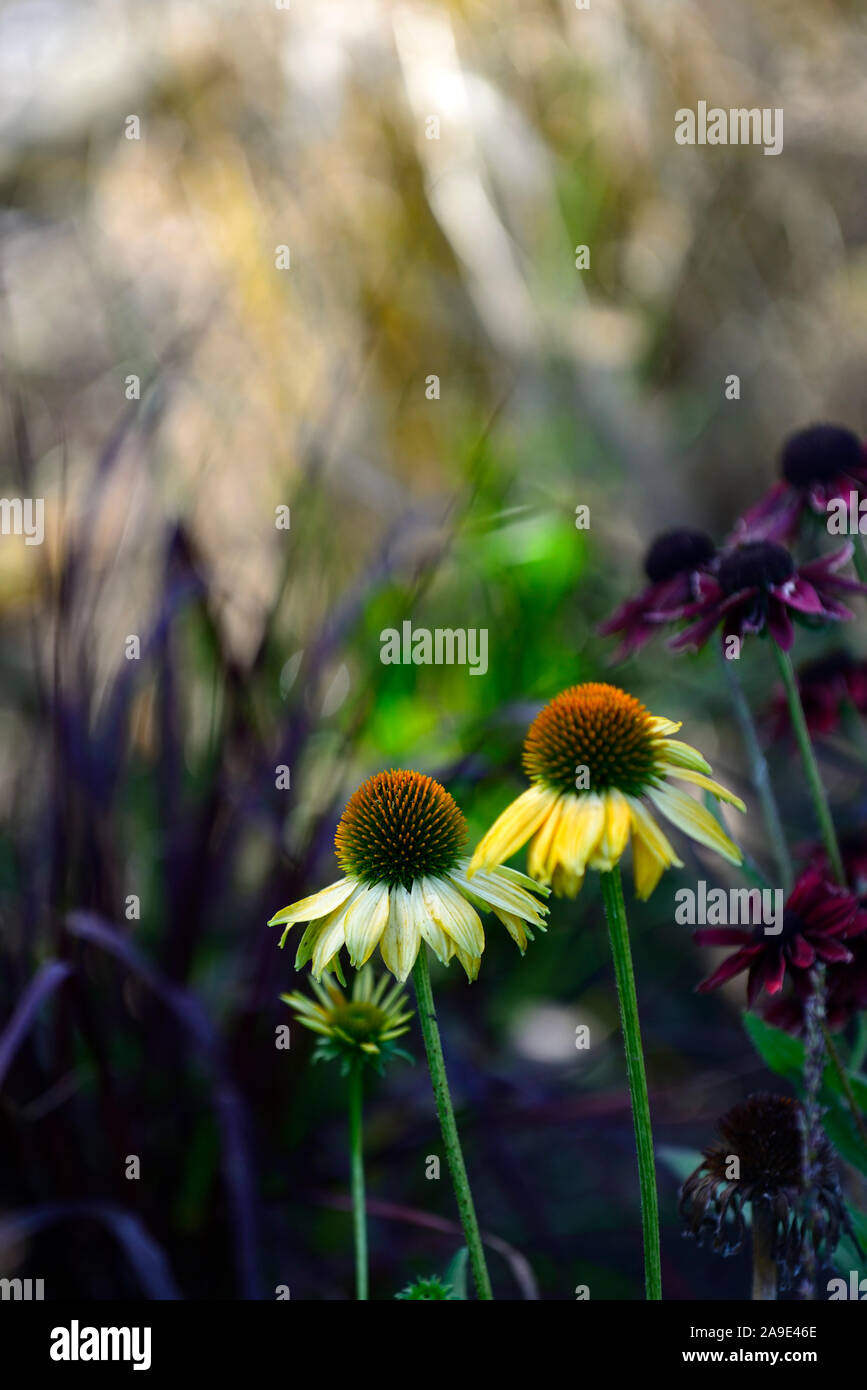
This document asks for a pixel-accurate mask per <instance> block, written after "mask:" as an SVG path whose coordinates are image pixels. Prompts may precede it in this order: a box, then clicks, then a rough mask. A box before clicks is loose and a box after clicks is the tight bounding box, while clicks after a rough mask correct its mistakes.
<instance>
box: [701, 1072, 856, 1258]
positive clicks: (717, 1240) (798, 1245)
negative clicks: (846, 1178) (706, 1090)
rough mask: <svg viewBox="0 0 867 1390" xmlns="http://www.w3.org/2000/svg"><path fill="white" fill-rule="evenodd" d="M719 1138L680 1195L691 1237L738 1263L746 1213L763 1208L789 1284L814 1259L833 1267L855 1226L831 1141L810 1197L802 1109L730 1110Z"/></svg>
mask: <svg viewBox="0 0 867 1390" xmlns="http://www.w3.org/2000/svg"><path fill="white" fill-rule="evenodd" d="M719 1132H720V1137H719V1138H718V1139H717V1140H715V1141H714V1142H713V1143H712V1144H710V1145H709V1146H708V1147H707V1148H706V1149H705V1150H704V1156H703V1159H702V1162H701V1163H700V1164H699V1166H698V1167H697V1168H696V1169H695V1171H694V1172H693V1173H691V1174H690V1176H689V1177H688V1178H687V1180H686V1182H685V1183H684V1184H683V1187H682V1189H681V1197H680V1211H681V1215H682V1217H683V1219H684V1222H685V1224H686V1233H687V1235H690V1236H693V1237H695V1238H696V1239H697V1240H698V1241H699V1243H703V1242H708V1243H709V1244H710V1245H711V1247H712V1248H713V1249H714V1250H715V1251H716V1252H717V1253H718V1254H721V1255H734V1254H736V1253H737V1251H738V1250H740V1248H741V1246H742V1245H743V1242H744V1237H745V1234H746V1222H745V1217H744V1210H745V1208H746V1206H747V1205H748V1204H750V1203H755V1202H760V1203H762V1204H763V1206H764V1207H765V1208H766V1209H767V1210H768V1211H769V1212H770V1214H771V1217H772V1219H773V1223H774V1252H773V1253H774V1258H775V1259H776V1260H777V1263H778V1265H779V1268H780V1274H781V1276H782V1279H783V1283H784V1284H791V1283H793V1282H794V1280H795V1279H796V1278H797V1276H798V1274H799V1272H800V1270H801V1268H802V1266H803V1264H804V1261H805V1259H806V1257H807V1255H808V1254H809V1253H813V1254H815V1256H816V1258H817V1259H819V1260H827V1259H830V1257H831V1255H832V1254H833V1252H834V1249H835V1247H836V1244H837V1241H838V1239H839V1236H840V1233H841V1231H842V1230H847V1231H848V1230H849V1229H850V1227H849V1220H848V1215H847V1213H846V1207H845V1203H844V1202H843V1199H842V1196H841V1193H840V1186H839V1180H838V1177H837V1169H836V1163H835V1160H834V1153H833V1149H832V1148H831V1145H830V1144H829V1143H828V1141H827V1139H825V1138H824V1137H823V1138H822V1140H821V1142H820V1146H819V1150H818V1153H817V1155H816V1158H815V1164H814V1174H815V1178H814V1186H813V1188H812V1190H811V1191H810V1192H805V1183H804V1167H803V1153H804V1137H803V1118H802V1107H801V1105H800V1103H799V1102H798V1101H796V1100H793V1099H792V1098H791V1097H789V1096H777V1095H772V1094H770V1093H767V1092H760V1093H758V1094H757V1095H752V1096H749V1097H748V1099H747V1100H745V1101H742V1102H741V1103H740V1104H738V1105H735V1106H734V1107H733V1108H732V1109H731V1110H729V1111H728V1112H727V1113H726V1114H725V1115H724V1116H723V1117H722V1119H721V1120H720V1122H719Z"/></svg>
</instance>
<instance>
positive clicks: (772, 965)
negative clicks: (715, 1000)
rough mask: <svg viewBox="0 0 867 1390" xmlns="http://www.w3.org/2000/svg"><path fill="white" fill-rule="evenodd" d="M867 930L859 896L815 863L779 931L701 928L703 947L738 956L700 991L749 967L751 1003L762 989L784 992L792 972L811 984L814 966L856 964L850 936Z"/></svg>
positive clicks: (790, 902)
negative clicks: (719, 948)
mask: <svg viewBox="0 0 867 1390" xmlns="http://www.w3.org/2000/svg"><path fill="white" fill-rule="evenodd" d="M773 925H774V924H773V923H772V924H771V926H772V927H773ZM865 931H867V911H865V910H864V909H863V908H862V906H861V904H860V903H859V901H858V899H857V898H856V897H855V896H854V895H853V894H852V893H848V892H847V891H846V890H845V889H844V888H839V887H838V886H837V885H836V884H834V883H829V882H828V880H827V879H826V878H825V877H824V875H823V874H822V873H821V872H820V870H819V869H817V868H815V867H812V866H811V867H809V868H807V869H805V870H804V872H803V873H802V874H801V876H800V878H799V879H798V881H797V883H796V884H795V886H794V888H793V889H792V891H791V893H790V894H789V897H788V899H787V900H786V903H785V906H784V909H783V923H782V931H780V932H779V933H778V934H776V935H770V934H769V933H768V927H767V926H765V925H759V926H756V927H753V928H749V927H705V928H702V929H701V930H700V931H697V932H696V933H695V940H696V942H697V944H698V945H700V946H736V947H737V950H736V951H735V953H734V955H732V956H729V957H728V959H727V960H724V961H723V963H722V965H720V966H718V967H717V969H716V970H714V971H713V973H712V974H711V975H708V977H707V979H705V980H702V982H701V984H700V985H699V986H698V992H699V993H700V994H705V993H707V992H708V991H709V990H712V989H718V988H719V986H720V985H722V984H725V982H726V980H731V979H733V978H734V977H735V975H740V974H741V972H742V971H744V970H747V971H748V972H749V975H748V980H747V1005H748V1007H749V1008H752V1007H753V1005H754V1004H755V1002H756V1000H757V999H758V997H759V995H760V994H761V992H762V990H765V991H766V992H767V993H768V994H779V993H780V991H781V990H782V988H783V982H784V980H785V979H786V976H787V975H788V976H789V978H791V979H793V980H798V981H799V983H800V984H801V985H802V986H803V987H804V988H805V989H806V988H807V985H808V983H809V971H810V970H811V969H812V968H813V966H815V965H817V964H820V963H823V964H827V965H848V964H850V963H851V961H852V959H853V956H852V951H851V949H850V947H849V941H850V940H851V939H852V938H853V937H856V936H860V935H861V933H862V932H865Z"/></svg>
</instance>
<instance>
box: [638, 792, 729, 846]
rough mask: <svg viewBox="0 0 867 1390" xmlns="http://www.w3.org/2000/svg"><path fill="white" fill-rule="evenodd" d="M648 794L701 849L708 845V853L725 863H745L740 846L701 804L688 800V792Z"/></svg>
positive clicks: (690, 798) (664, 813)
mask: <svg viewBox="0 0 867 1390" xmlns="http://www.w3.org/2000/svg"><path fill="white" fill-rule="evenodd" d="M647 794H648V796H649V797H650V799H651V801H652V802H653V804H654V805H655V806H656V807H657V808H658V809H659V810H660V811H661V812H662V814H663V815H664V816H666V817H667V819H668V820H670V821H671V822H672V823H673V824H674V825H676V826H677V827H678V829H680V830H682V831H684V833H685V834H687V835H689V836H690V837H691V838H692V839H693V840H697V841H698V843H699V844H700V845H707V847H708V849H712V850H716V852H717V854H721V855H722V857H723V859H728V860H729V861H730V862H731V863H732V864H740V863H742V862H743V856H742V855H741V852H740V850H739V849H738V847H737V845H736V844H734V843H733V841H732V840H730V839H729V837H728V835H726V833H725V831H724V830H723V829H722V828H721V826H720V825H719V823H718V822H717V821H716V820H714V818H713V816H712V815H711V813H710V811H708V810H707V808H706V807H704V806H702V804H701V802H700V801H696V800H695V799H694V798H693V797H691V796H687V794H686V792H682V791H680V789H679V788H678V787H671V786H665V787H650V788H649V789H648V793H647Z"/></svg>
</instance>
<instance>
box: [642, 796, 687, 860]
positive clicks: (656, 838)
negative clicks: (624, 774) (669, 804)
mask: <svg viewBox="0 0 867 1390" xmlns="http://www.w3.org/2000/svg"><path fill="white" fill-rule="evenodd" d="M629 811H630V814H631V816H632V831H633V837H634V836H636V835H637V836H639V837H640V839H642V840H643V841H644V843H645V844H646V845H647V848H648V849H649V850H650V851H651V852H652V853H653V854H655V855H656V857H657V859H661V860H662V862H663V864H664V865H665V866H666V867H668V866H670V865H671V866H673V867H674V868H677V869H682V868H683V863H682V861H681V860H680V859H678V857H677V851H676V850H675V848H674V846H673V845H672V843H671V841H670V840H669V839H668V836H667V835H664V834H663V832H662V830H661V829H660V827H659V826H658V825H657V823H656V821H655V820H654V819H653V816H652V815H651V814H650V812H649V811H648V809H647V807H646V806H642V804H641V802H640V801H639V800H638V798H637V797H630V800H629ZM632 843H633V848H634V847H635V839H634V838H633V842H632Z"/></svg>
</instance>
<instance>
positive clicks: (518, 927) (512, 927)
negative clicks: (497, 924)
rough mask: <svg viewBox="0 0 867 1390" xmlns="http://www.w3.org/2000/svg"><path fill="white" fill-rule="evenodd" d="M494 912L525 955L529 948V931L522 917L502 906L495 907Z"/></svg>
mask: <svg viewBox="0 0 867 1390" xmlns="http://www.w3.org/2000/svg"><path fill="white" fill-rule="evenodd" d="M494 914H495V916H497V917H499V919H500V921H501V922H502V924H503V926H504V927H505V928H506V931H507V932H508V933H509V935H510V937H511V938H512V940H513V941H514V942H515V943H516V944H517V947H518V950H519V951H520V952H521V955H523V954H524V952H525V951H526V949H527V932H526V928H525V927H524V923H523V922H522V921H521V919H520V917H516V916H515V914H514V913H513V912H504V911H503V909H502V908H500V907H495V908H494Z"/></svg>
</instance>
